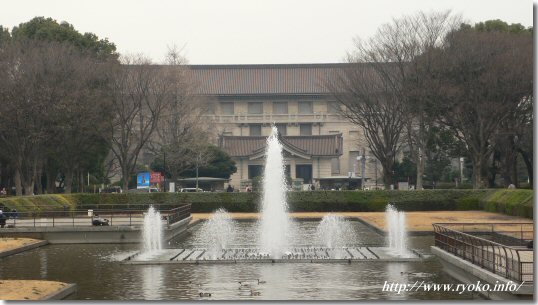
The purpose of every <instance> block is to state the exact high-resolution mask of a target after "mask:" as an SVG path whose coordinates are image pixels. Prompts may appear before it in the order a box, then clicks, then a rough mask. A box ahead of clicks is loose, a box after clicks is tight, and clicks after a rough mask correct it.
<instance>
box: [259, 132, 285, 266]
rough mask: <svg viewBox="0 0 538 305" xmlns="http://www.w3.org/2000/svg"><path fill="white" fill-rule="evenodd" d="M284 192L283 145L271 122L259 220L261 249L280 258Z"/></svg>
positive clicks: (283, 229)
mask: <svg viewBox="0 0 538 305" xmlns="http://www.w3.org/2000/svg"><path fill="white" fill-rule="evenodd" d="M286 191H287V186H286V177H285V174H284V158H283V156H282V144H281V143H280V141H279V139H278V130H277V128H276V127H275V126H274V125H273V126H272V131H271V135H270V136H269V137H268V138H267V149H266V151H265V170H264V175H263V200H262V211H261V212H262V214H261V222H260V248H261V250H262V251H264V252H267V253H268V254H270V255H271V256H272V257H280V255H282V254H283V253H284V251H285V250H286V248H287V246H288V240H287V234H288V233H289V228H290V225H289V219H288V214H287V210H288V205H287V203H286Z"/></svg>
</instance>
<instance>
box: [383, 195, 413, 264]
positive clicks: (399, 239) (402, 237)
mask: <svg viewBox="0 0 538 305" xmlns="http://www.w3.org/2000/svg"><path fill="white" fill-rule="evenodd" d="M385 215H386V223H387V226H388V233H389V234H388V246H389V251H391V252H392V253H393V254H394V255H397V256H400V257H403V256H407V255H408V254H409V253H408V251H407V248H406V243H407V232H406V229H405V213H404V212H402V211H398V210H397V209H396V207H395V206H394V205H392V204H388V205H387V208H386V211H385Z"/></svg>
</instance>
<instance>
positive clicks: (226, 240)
mask: <svg viewBox="0 0 538 305" xmlns="http://www.w3.org/2000/svg"><path fill="white" fill-rule="evenodd" d="M201 231H202V233H201V236H202V238H203V240H204V242H206V243H207V247H208V249H207V253H208V258H210V259H218V254H219V253H220V252H222V251H223V250H224V249H226V248H227V247H229V246H230V242H231V241H232V240H233V239H234V235H235V228H234V222H233V220H232V218H231V217H230V214H228V213H227V212H226V210H224V209H218V210H217V211H215V213H213V215H211V217H210V218H209V219H208V220H207V221H206V222H205V223H204V224H203V226H202V228H201Z"/></svg>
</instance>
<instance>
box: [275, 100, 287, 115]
mask: <svg viewBox="0 0 538 305" xmlns="http://www.w3.org/2000/svg"><path fill="white" fill-rule="evenodd" d="M273 114H288V103H287V102H274V103H273Z"/></svg>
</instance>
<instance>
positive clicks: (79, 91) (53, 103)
mask: <svg viewBox="0 0 538 305" xmlns="http://www.w3.org/2000/svg"><path fill="white" fill-rule="evenodd" d="M0 62H1V63H0V64H1V65H2V69H1V72H0V91H1V94H0V96H1V97H0V99H2V103H1V104H2V108H1V109H0V130H1V132H0V142H1V143H2V148H3V149H2V153H4V154H5V157H6V158H7V159H8V160H9V162H10V163H11V164H12V165H13V168H14V172H15V184H16V189H17V195H22V189H23V188H24V193H25V194H26V195H31V194H33V193H34V187H35V186H36V181H39V183H37V190H38V192H41V182H40V179H41V175H42V173H43V168H44V166H45V161H46V160H47V156H48V155H50V152H51V150H54V151H58V150H61V149H64V147H59V148H58V147H55V145H54V144H56V143H57V142H56V140H57V139H58V138H59V137H60V136H61V135H62V134H63V132H64V131H65V130H63V129H62V128H61V127H60V126H65V122H66V121H65V120H66V117H65V116H64V115H65V114H66V113H67V112H68V111H70V110H72V109H73V108H70V107H69V106H68V105H70V104H72V103H73V101H82V100H84V101H87V100H85V99H84V96H85V95H87V93H88V92H89V90H88V88H87V87H85V86H86V85H87V82H86V81H89V78H91V76H90V75H91V73H90V71H89V67H91V66H92V64H93V63H90V62H89V59H88V57H87V56H86V55H84V54H82V53H81V52H80V51H78V50H76V49H75V48H74V47H72V46H69V45H67V44H62V43H57V42H44V41H36V40H22V39H21V40H17V41H12V42H10V43H8V44H5V45H3V48H2V59H1V60H0ZM85 80H86V81H85ZM75 108H76V107H75ZM78 115H80V116H83V115H84V114H83V113H80V112H79V113H78Z"/></svg>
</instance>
